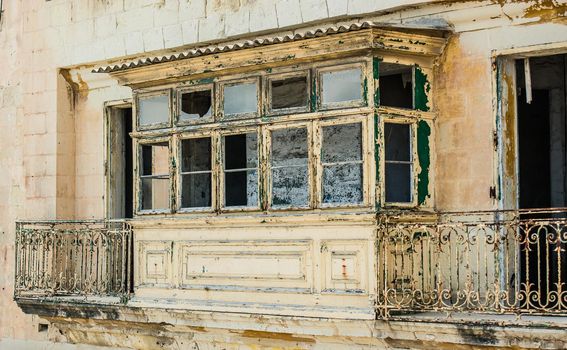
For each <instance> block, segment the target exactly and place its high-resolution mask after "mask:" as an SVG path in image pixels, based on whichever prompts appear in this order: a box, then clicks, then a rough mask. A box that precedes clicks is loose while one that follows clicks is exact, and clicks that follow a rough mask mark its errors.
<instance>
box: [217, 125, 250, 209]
mask: <svg viewBox="0 0 567 350" xmlns="http://www.w3.org/2000/svg"><path fill="white" fill-rule="evenodd" d="M223 149H224V187H225V193H224V201H225V206H226V207H234V206H245V207H257V206H258V136H257V135H256V133H248V134H239V135H230V136H225V137H223Z"/></svg>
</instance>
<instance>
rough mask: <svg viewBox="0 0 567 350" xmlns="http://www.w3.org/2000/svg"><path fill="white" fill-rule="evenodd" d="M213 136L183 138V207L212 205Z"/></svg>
mask: <svg viewBox="0 0 567 350" xmlns="http://www.w3.org/2000/svg"><path fill="white" fill-rule="evenodd" d="M211 160H212V157H211V138H210V137H203V138H195V139H186V140H181V207H182V208H204V207H211V190H212V165H211Z"/></svg>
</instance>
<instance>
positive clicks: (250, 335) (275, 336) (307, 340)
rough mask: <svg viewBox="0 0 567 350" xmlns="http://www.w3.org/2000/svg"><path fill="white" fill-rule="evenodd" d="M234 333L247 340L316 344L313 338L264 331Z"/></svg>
mask: <svg viewBox="0 0 567 350" xmlns="http://www.w3.org/2000/svg"><path fill="white" fill-rule="evenodd" d="M232 333H240V335H242V336H243V337H246V338H263V339H274V340H283V341H292V342H302V343H315V339H313V338H306V337H298V336H295V335H293V334H291V333H275V332H262V331H254V330H245V331H242V332H232Z"/></svg>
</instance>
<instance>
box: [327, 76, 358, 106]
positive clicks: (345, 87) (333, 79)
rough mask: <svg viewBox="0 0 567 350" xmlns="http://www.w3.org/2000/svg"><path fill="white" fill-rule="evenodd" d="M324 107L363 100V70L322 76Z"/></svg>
mask: <svg viewBox="0 0 567 350" xmlns="http://www.w3.org/2000/svg"><path fill="white" fill-rule="evenodd" d="M321 84H322V86H321V99H322V104H323V105H329V104H336V103H343V102H351V101H360V100H362V70H361V69H360V68H352V69H345V70H338V71H331V72H323V73H322V74H321Z"/></svg>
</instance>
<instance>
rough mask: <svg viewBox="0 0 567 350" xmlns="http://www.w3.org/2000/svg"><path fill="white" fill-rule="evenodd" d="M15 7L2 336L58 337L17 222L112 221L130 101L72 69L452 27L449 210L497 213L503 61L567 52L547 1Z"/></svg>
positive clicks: (446, 64) (6, 75) (5, 129)
mask: <svg viewBox="0 0 567 350" xmlns="http://www.w3.org/2000/svg"><path fill="white" fill-rule="evenodd" d="M425 3H428V4H425ZM2 10H3V12H2V17H1V22H0V62H1V67H2V68H1V69H0V164H1V165H2V169H3V170H4V171H3V181H1V182H0V338H10V339H13V338H15V339H28V340H42V339H45V337H46V334H45V333H40V332H38V325H37V324H38V318H37V317H34V316H25V315H24V314H23V313H22V312H21V311H20V310H19V309H18V307H17V306H16V304H15V303H14V302H13V301H12V295H13V290H12V288H13V279H14V275H13V273H14V272H13V271H14V268H13V261H14V222H15V220H17V219H24V218H55V217H59V218H73V217H77V218H79V217H80V218H88V217H102V216H103V214H104V207H103V205H104V201H103V199H102V197H103V196H104V182H103V174H104V165H103V160H104V148H103V144H104V139H103V137H102V135H103V132H102V131H103V127H104V124H103V119H102V115H103V108H102V106H103V103H104V102H106V101H109V100H121V99H127V98H129V97H130V96H131V95H130V91H129V89H127V88H124V87H119V86H118V85H117V84H116V83H115V82H110V83H109V82H105V83H103V84H100V85H98V86H97V81H96V78H94V77H91V76H89V77H88V79H87V78H85V79H83V77H81V76H78V77H77V76H75V77H70V76H68V74H67V73H66V72H67V71H66V70H61V69H64V68H70V67H79V66H83V65H84V66H87V67H89V66H90V65H92V64H94V63H98V64H105V63H108V62H109V61H114V60H119V59H121V58H124V56H130V57H138V56H143V55H149V54H153V53H157V52H165V51H167V50H168V49H172V48H176V47H180V46H184V45H189V46H194V45H197V44H198V45H201V44H204V43H208V42H213V41H219V40H222V39H230V38H237V37H241V36H253V35H264V34H266V33H270V34H272V33H280V34H281V33H287V32H291V31H293V30H296V29H297V28H302V30H303V28H312V27H316V26H328V25H332V24H335V23H337V22H340V21H345V22H351V21H359V20H373V21H377V22H385V23H390V24H396V25H400V26H418V25H419V26H425V27H437V26H442V27H446V28H452V30H454V31H455V34H454V35H453V37H452V38H451V39H450V41H449V44H448V46H447V48H446V50H445V53H444V55H443V57H442V58H441V59H440V62H439V67H438V69H437V71H436V74H435V76H434V77H433V81H434V84H435V85H434V86H435V87H434V98H435V105H434V111H437V112H438V119H437V122H436V133H435V135H436V146H435V147H436V159H435V161H436V162H435V185H434V186H435V191H436V194H435V197H436V201H437V202H436V206H437V208H439V209H453V210H455V209H479V208H491V207H495V206H496V205H497V203H496V201H495V200H494V199H492V198H490V196H489V188H490V187H491V186H495V185H496V184H497V181H498V179H497V172H496V170H497V166H498V163H497V159H496V153H495V151H494V145H493V131H494V119H495V118H494V116H495V109H496V101H495V92H494V89H495V87H494V84H495V80H494V66H493V62H492V56H493V55H494V53H495V52H499V51H502V50H508V49H511V48H517V47H529V46H537V45H544V44H550V43H557V44H561V43H563V48H565V47H566V46H567V44H565V43H566V42H567V30H565V23H566V22H565V11H566V9H565V5H555V3H553V4H552V5H549V4H548V2H544V1H521V2H515V3H507V2H505V1H461V2H453V1H417V0H411V1H399V0H387V1H368V0H348V1H347V0H326V1H325V0H282V1H270V0H229V1H220V0H74V1H71V0H51V1H41V0H35V1H17V0H4V1H3V8H2ZM87 71H88V69H87ZM101 79H104V78H101Z"/></svg>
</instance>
